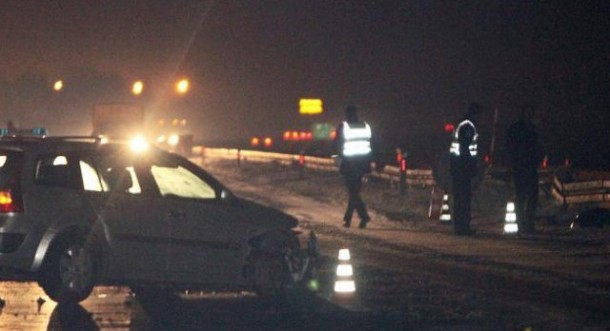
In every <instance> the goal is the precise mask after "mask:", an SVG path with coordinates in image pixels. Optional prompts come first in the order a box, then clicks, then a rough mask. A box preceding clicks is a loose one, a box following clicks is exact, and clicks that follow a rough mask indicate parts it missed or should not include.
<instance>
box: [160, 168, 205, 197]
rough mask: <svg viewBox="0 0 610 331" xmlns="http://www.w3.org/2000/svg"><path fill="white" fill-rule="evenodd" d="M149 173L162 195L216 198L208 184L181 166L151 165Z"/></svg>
mask: <svg viewBox="0 0 610 331" xmlns="http://www.w3.org/2000/svg"><path fill="white" fill-rule="evenodd" d="M151 173H152V175H153V177H154V180H155V182H156V184H157V186H158V187H159V191H160V193H161V196H163V197H172V196H175V197H181V198H189V199H215V198H216V191H215V190H214V188H213V187H212V186H211V185H210V184H208V183H207V182H205V181H204V180H203V179H202V178H200V177H199V176H197V175H196V174H194V173H193V172H191V171H190V170H188V169H186V168H184V167H182V166H179V165H153V166H152V167H151Z"/></svg>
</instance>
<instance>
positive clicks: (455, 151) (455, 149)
mask: <svg viewBox="0 0 610 331" xmlns="http://www.w3.org/2000/svg"><path fill="white" fill-rule="evenodd" d="M464 125H470V126H471V127H472V129H473V130H474V136H473V137H472V141H471V142H470V146H468V149H469V150H470V156H472V157H476V156H477V138H479V134H478V133H477V128H476V127H475V126H474V123H472V122H471V121H469V120H463V121H462V122H460V124H459V125H458V126H457V128H456V129H455V132H454V133H453V141H452V142H451V147H450V148H449V153H451V154H452V155H455V156H460V143H459V137H460V136H459V132H460V129H461V128H462V127H463V126H464Z"/></svg>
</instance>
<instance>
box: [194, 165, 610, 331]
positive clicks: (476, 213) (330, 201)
mask: <svg viewBox="0 0 610 331" xmlns="http://www.w3.org/2000/svg"><path fill="white" fill-rule="evenodd" d="M204 168H205V169H207V170H208V171H210V172H211V173H212V174H214V175H215V176H216V177H218V178H219V179H220V180H221V181H222V182H224V183H226V184H227V185H228V186H229V188H230V189H232V190H233V191H235V192H236V193H237V194H238V195H239V196H242V197H245V198H250V199H253V200H256V201H258V202H261V203H263V204H266V205H270V206H273V207H276V208H278V209H281V210H283V211H285V212H287V213H289V214H291V215H294V216H296V217H297V218H298V219H299V221H300V223H301V225H302V226H303V227H304V228H306V229H313V230H315V231H316V232H317V233H318V234H319V236H320V237H321V238H322V240H323V241H324V240H326V241H325V243H326V245H327V246H329V247H331V248H332V249H330V250H328V251H327V253H328V255H332V254H333V253H332V250H333V249H337V248H338V247H339V246H340V245H342V244H344V243H349V244H350V245H352V246H353V247H354V250H355V254H356V255H359V256H360V258H361V259H362V260H361V261H360V262H361V267H362V269H361V274H362V277H365V278H366V282H365V284H364V287H365V289H363V291H361V296H362V297H363V298H366V300H365V301H366V302H367V304H368V305H371V304H372V305H373V306H374V308H375V309H385V308H387V309H394V310H399V311H400V312H401V314H405V316H407V318H408V320H409V322H413V321H415V322H416V324H417V323H421V325H423V326H424V327H426V328H431V327H432V326H436V327H438V328H439V329H443V328H444V327H446V326H451V327H452V328H455V326H456V325H463V326H464V329H469V327H468V326H477V329H515V328H518V329H522V328H525V327H527V326H531V325H534V326H539V327H538V328H540V327H541V328H543V329H574V328H577V329H581V328H584V326H587V328H590V329H604V327H605V326H607V325H609V324H606V323H608V321H607V320H600V319H599V316H607V315H608V314H607V313H608V312H610V311H609V309H608V308H607V307H608V305H609V304H610V302H609V300H610V296H609V295H608V294H610V292H609V291H608V288H610V279H609V277H608V275H607V270H609V268H608V264H609V263H608V262H609V261H608V256H610V250H609V247H608V245H607V243H608V240H609V238H610V236H609V232H608V230H607V229H606V230H603V231H576V232H571V231H569V228H568V224H569V223H568V219H567V218H563V219H562V218H561V217H559V218H558V217H554V216H555V215H557V214H558V213H559V212H560V211H561V205H560V204H559V203H557V202H556V201H554V200H553V198H552V197H550V195H547V194H546V193H545V192H544V190H543V192H541V196H540V208H539V215H540V216H541V217H540V218H539V220H538V223H537V229H538V230H539V233H538V234H536V235H532V236H514V235H512V236H511V235H505V234H503V233H502V232H503V224H504V221H503V219H504V216H505V208H506V202H507V199H509V197H510V195H511V190H510V188H509V187H508V186H507V185H506V183H503V182H498V181H490V182H485V183H484V184H483V185H481V186H480V187H479V188H478V189H477V190H476V192H475V194H474V199H473V221H472V227H473V228H474V229H475V230H476V231H477V233H476V234H475V235H474V236H472V237H457V236H454V235H453V234H452V228H451V226H450V225H446V224H441V223H440V222H439V221H436V220H429V219H428V209H429V203H430V193H431V188H430V187H411V188H409V189H408V190H407V192H406V194H404V195H400V194H399V193H398V189H397V188H395V187H390V186H389V184H388V183H387V182H384V181H379V180H374V179H370V180H369V181H368V182H367V183H366V185H365V186H364V188H363V199H364V201H365V203H366V204H367V206H368V207H369V210H370V214H371V216H372V222H371V223H369V226H368V227H367V229H365V230H361V229H358V228H356V227H352V228H350V229H345V228H343V227H342V226H341V225H342V216H343V212H344V209H345V205H346V193H345V191H344V187H343V183H342V179H341V177H340V176H339V175H338V174H337V173H319V172H318V173H312V172H305V173H304V174H302V173H300V172H299V170H298V169H294V168H286V167H280V166H277V165H271V164H267V165H254V164H242V166H241V167H240V168H237V166H236V164H235V163H234V162H207V163H206V164H205V166H204ZM354 217H355V219H354V220H353V224H354V223H355V224H357V222H358V220H357V216H356V215H354ZM558 220H560V221H558ZM405 266H411V267H409V268H408V269H405ZM413 266H416V267H415V268H413ZM367 286H368V290H367V288H366V287H367ZM383 293H385V295H384V294H383ZM506 312H510V313H509V314H508V315H507V314H506ZM497 323H500V324H499V325H496V324H497ZM494 325H495V326H496V327H492V326H494ZM500 326H501V327H500ZM600 326H601V327H600Z"/></svg>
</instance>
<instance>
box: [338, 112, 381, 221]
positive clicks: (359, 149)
mask: <svg viewBox="0 0 610 331" xmlns="http://www.w3.org/2000/svg"><path fill="white" fill-rule="evenodd" d="M333 145H334V149H335V151H336V153H337V154H338V156H339V158H340V162H341V163H340V166H339V172H340V173H341V175H342V176H343V178H344V180H345V186H346V188H347V193H348V197H349V202H348V204H347V209H346V211H345V215H344V216H343V226H345V227H350V225H351V222H352V215H353V213H354V210H355V211H356V212H357V213H358V217H360V224H359V228H361V229H363V228H365V227H366V224H367V223H368V222H369V221H370V217H369V215H368V213H367V211H366V206H365V204H364V202H363V201H362V198H361V197H360V190H361V188H362V178H363V177H364V175H365V174H367V173H369V172H370V171H371V152H372V150H371V128H370V126H369V125H368V124H367V123H366V122H364V121H360V120H359V119H358V115H357V109H356V107H355V106H348V107H347V108H346V110H345V121H343V122H342V123H341V124H339V125H338V126H337V129H336V136H335V140H334V142H333Z"/></svg>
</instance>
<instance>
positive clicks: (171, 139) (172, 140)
mask: <svg viewBox="0 0 610 331" xmlns="http://www.w3.org/2000/svg"><path fill="white" fill-rule="evenodd" d="M179 141H180V137H179V136H178V135H177V134H173V135H171V136H169V138H168V139H167V143H168V144H169V145H170V146H176V145H178V142H179Z"/></svg>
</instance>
